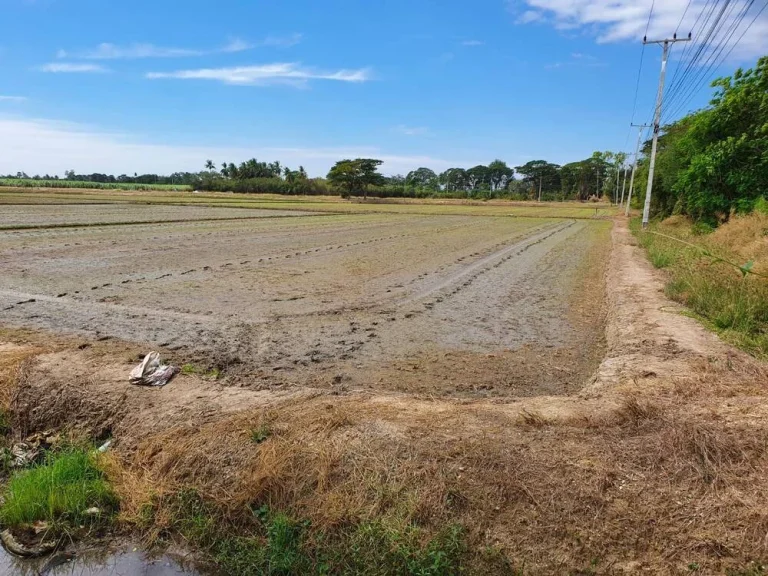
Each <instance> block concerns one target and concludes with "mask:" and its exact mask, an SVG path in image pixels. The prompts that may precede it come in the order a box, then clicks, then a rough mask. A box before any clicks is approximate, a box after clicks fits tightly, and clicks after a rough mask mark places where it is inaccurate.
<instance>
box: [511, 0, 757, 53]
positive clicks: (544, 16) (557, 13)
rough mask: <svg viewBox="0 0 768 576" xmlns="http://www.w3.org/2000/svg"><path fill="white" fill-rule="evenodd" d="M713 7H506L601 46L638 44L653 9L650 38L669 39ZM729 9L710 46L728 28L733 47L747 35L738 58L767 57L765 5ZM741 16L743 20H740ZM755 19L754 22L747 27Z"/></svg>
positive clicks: (554, 0) (696, 0)
mask: <svg viewBox="0 0 768 576" xmlns="http://www.w3.org/2000/svg"><path fill="white" fill-rule="evenodd" d="M710 4H711V2H709V1H708V0H664V2H655V3H654V1H653V0H507V6H508V9H509V10H510V12H512V13H513V14H516V15H517V18H516V22H517V23H518V24H530V23H532V22H541V23H547V24H550V25H552V26H554V27H555V28H557V29H560V30H573V29H578V30H582V31H583V32H584V33H585V34H587V35H590V36H594V37H595V39H596V40H597V41H598V42H600V43H607V42H620V41H638V40H640V39H641V38H642V37H643V35H644V34H645V29H646V25H648V15H649V13H650V11H651V6H652V5H653V17H652V18H651V21H650V26H649V27H648V36H650V37H667V36H668V35H669V34H671V33H672V31H674V30H678V29H679V30H680V33H681V34H687V33H688V32H689V31H690V30H692V29H693V28H694V27H695V26H696V23H697V22H699V19H700V16H701V15H702V13H704V17H705V18H707V13H706V12H704V11H705V10H710V9H711V8H710ZM731 6H732V9H729V10H728V12H726V13H725V16H724V17H723V22H722V26H721V27H720V28H719V32H715V35H714V36H713V37H712V38H710V39H709V44H710V46H716V45H718V44H719V43H720V41H721V40H723V39H726V35H728V34H730V32H729V30H735V32H734V33H733V36H728V37H727V42H726V43H727V44H729V45H732V44H733V43H734V42H735V40H736V39H737V38H739V37H740V36H741V34H742V33H744V36H743V38H742V39H741V41H740V43H739V45H738V47H737V48H736V49H735V50H734V52H733V54H732V56H733V57H734V58H735V59H751V58H754V57H756V56H760V55H762V54H764V53H765V38H766V37H768V12H763V13H762V14H761V13H760V12H759V10H760V9H761V6H760V5H758V3H755V2H751V1H750V0H733V2H732V3H731ZM742 13H743V14H745V17H744V18H743V20H738V18H739V16H740V15H741V14H742ZM753 19H755V21H754V24H752V26H751V27H750V28H749V29H747V27H748V25H749V24H750V22H752V20H753ZM702 21H703V20H702ZM678 27H679V28H678ZM699 27H702V26H699ZM696 40H697V39H696V38H695V37H694V41H696Z"/></svg>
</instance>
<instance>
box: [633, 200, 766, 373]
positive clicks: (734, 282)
mask: <svg viewBox="0 0 768 576" xmlns="http://www.w3.org/2000/svg"><path fill="white" fill-rule="evenodd" d="M631 227H632V230H633V232H634V233H635V234H636V235H637V237H638V239H639V241H640V243H641V244H642V246H643V247H644V248H645V249H646V250H647V251H648V256H649V258H650V261H651V263H652V264H653V265H654V266H655V267H656V268H663V269H665V270H667V272H668V274H669V280H668V282H667V285H666V292H667V295H668V296H669V297H670V298H672V299H674V300H677V301H678V302H681V303H683V304H685V305H686V306H687V307H688V308H689V309H690V310H691V311H692V312H693V313H694V314H696V315H697V316H698V317H700V318H702V319H703V320H705V322H706V323H707V324H708V325H709V326H710V327H712V328H713V329H715V330H716V331H717V332H718V333H720V335H721V336H723V337H724V338H725V339H726V340H728V341H730V342H732V343H734V344H736V345H738V346H740V347H741V348H743V349H745V350H747V351H749V352H751V353H752V354H755V355H756V356H759V357H762V358H768V214H763V213H760V212H755V213H753V214H750V215H745V216H735V217H733V218H731V219H730V221H729V222H728V223H727V224H724V225H722V226H721V227H719V228H718V229H717V230H716V231H713V230H712V229H711V228H710V227H708V226H706V225H702V224H696V223H694V222H693V221H692V220H691V219H689V218H684V217H680V216H676V217H672V218H669V219H667V220H665V221H662V222H658V223H654V224H652V225H651V227H650V228H649V229H648V230H646V231H643V230H642V229H641V226H640V220H639V219H635V220H633V221H632V223H631Z"/></svg>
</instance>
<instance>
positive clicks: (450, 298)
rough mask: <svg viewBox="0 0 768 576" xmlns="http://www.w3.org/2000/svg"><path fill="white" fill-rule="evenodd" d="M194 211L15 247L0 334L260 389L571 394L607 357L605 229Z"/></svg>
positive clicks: (0, 300)
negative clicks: (162, 363)
mask: <svg viewBox="0 0 768 576" xmlns="http://www.w3.org/2000/svg"><path fill="white" fill-rule="evenodd" d="M29 208H30V207H29V206H5V207H4V218H5V219H6V220H8V221H22V220H24V218H29V213H28V210H29ZM44 208H51V207H50V206H46V207H44ZM56 208H58V207H56ZM83 208H87V207H84V206H78V207H77V209H78V210H81V209H83ZM120 208H121V209H123V208H125V209H126V211H125V213H123V214H122V217H123V218H124V219H125V221H126V222H130V221H133V220H134V219H136V218H137V215H136V214H133V213H132V212H131V210H136V209H143V208H144V207H143V206H132V207H120ZM129 208H130V209H129ZM163 208H164V209H167V210H169V211H175V210H179V208H180V207H163ZM14 210H19V211H20V212H19V214H18V215H14ZM193 210H195V217H194V218H195V219H190V220H189V221H179V222H163V223H154V224H150V223H146V224H126V225H123V226H114V225H104V226H98V225H93V226H87V227H86V226H84V227H68V228H54V227H51V228H37V229H34V230H5V231H0V269H2V271H3V273H2V276H0V323H2V324H3V325H5V326H13V327H27V328H40V329H47V330H55V331H57V332H61V333H71V334H79V335H83V336H87V337H90V338H102V339H104V338H114V339H120V340H126V341H130V342H138V343H142V344H146V345H147V346H148V347H149V346H151V347H162V348H164V349H165V350H166V351H167V352H168V353H170V354H171V355H174V354H175V355H177V356H178V358H179V361H186V362H189V361H191V362H194V363H196V364H199V365H200V366H201V367H203V368H213V367H216V368H220V369H223V370H224V371H225V372H224V373H225V375H226V381H227V383H229V384H239V385H241V386H249V387H258V388H280V387H285V386H295V385H302V386H311V387H318V388H331V389H333V390H339V391H340V392H343V391H345V390H351V389H368V388H370V389H383V390H395V391H403V392H413V393H418V394H424V395H441V396H445V395H447V396H482V397H485V396H492V397H494V396H526V395H542V394H568V393H572V392H574V391H576V390H578V389H579V388H580V387H581V386H583V384H584V382H585V381H586V379H588V378H589V376H590V374H591V373H592V372H593V371H594V370H595V368H596V366H597V364H598V362H599V359H600V357H601V352H602V346H603V334H604V330H603V319H602V312H601V310H602V303H603V281H602V275H603V268H602V266H603V264H602V262H604V261H605V258H604V256H605V254H606V251H607V250H608V248H609V239H608V235H609V230H610V223H608V222H603V221H589V220H568V219H536V218H513V217H481V216H424V215H392V214H353V215H324V216H317V215H305V216H300V217H295V218H258V217H253V218H250V217H247V218H246V219H240V220H234V219H227V220H221V221H210V220H208V219H207V218H208V217H207V216H206V214H207V211H209V210H210V211H212V212H213V213H216V212H217V211H219V210H220V209H211V208H207V209H206V208H193ZM139 211H141V210H139ZM230 211H234V212H237V213H238V214H243V215H244V216H246V215H248V214H249V213H250V212H253V211H251V210H246V209H239V210H230ZM255 212H259V211H255ZM269 212H270V213H274V212H275V211H269ZM254 216H256V215H254ZM99 217H102V216H99ZM212 217H214V216H212ZM14 219H15V220H14ZM182 359H183V360H182Z"/></svg>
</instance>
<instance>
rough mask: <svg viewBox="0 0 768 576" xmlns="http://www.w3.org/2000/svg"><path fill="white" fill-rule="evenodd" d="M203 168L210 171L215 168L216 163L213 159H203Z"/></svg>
mask: <svg viewBox="0 0 768 576" xmlns="http://www.w3.org/2000/svg"><path fill="white" fill-rule="evenodd" d="M205 169H206V170H208V171H209V172H212V171H213V170H215V169H216V164H214V163H213V160H206V161H205Z"/></svg>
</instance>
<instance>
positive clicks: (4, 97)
mask: <svg viewBox="0 0 768 576" xmlns="http://www.w3.org/2000/svg"><path fill="white" fill-rule="evenodd" d="M26 101H27V97H26V96H7V95H3V94H0V102H26Z"/></svg>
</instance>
